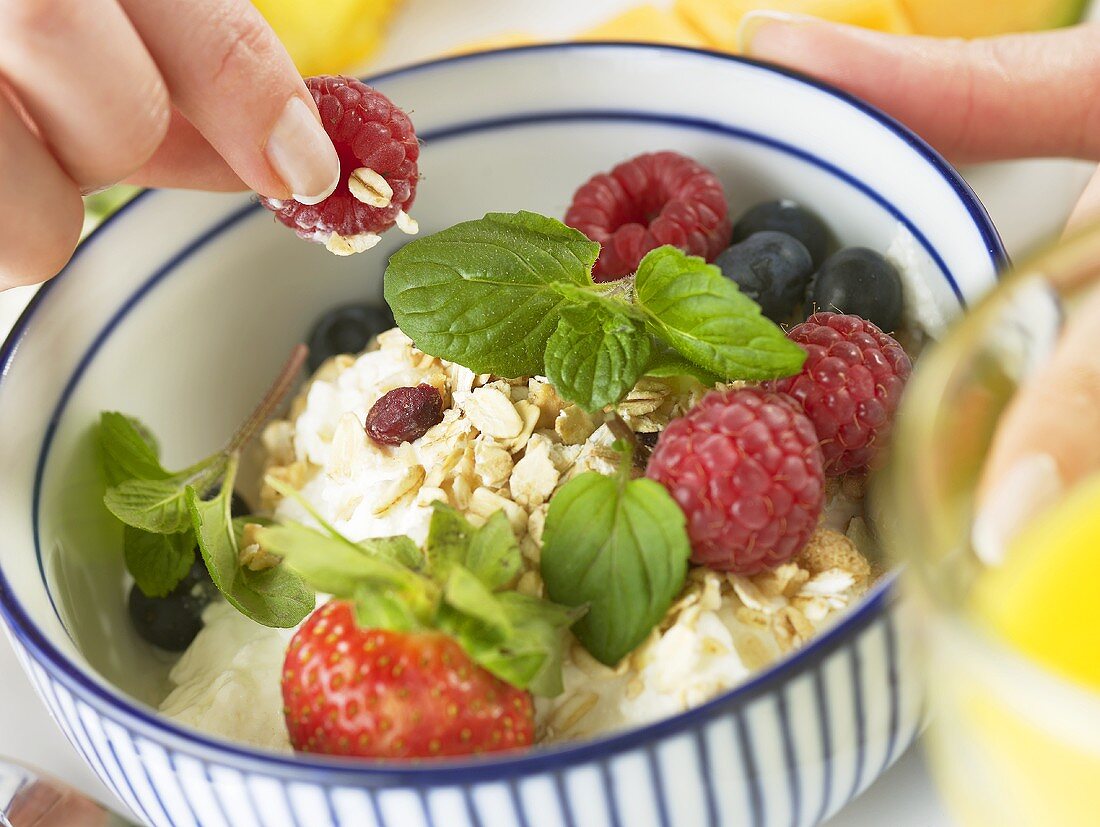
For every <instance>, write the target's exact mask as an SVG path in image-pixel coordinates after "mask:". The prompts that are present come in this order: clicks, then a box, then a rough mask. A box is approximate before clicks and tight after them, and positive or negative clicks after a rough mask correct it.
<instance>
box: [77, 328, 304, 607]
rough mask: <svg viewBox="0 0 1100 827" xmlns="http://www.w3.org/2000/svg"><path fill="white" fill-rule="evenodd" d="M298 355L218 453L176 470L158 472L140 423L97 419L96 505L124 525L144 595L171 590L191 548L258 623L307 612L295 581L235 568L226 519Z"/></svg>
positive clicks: (234, 531) (129, 559)
mask: <svg viewBox="0 0 1100 827" xmlns="http://www.w3.org/2000/svg"><path fill="white" fill-rule="evenodd" d="M305 356H306V349H305V347H304V346H302V347H299V348H297V349H295V351H294V353H293V354H292V355H291V357H290V359H288V361H287V363H286V364H285V365H284V367H283V370H282V372H281V373H280V374H279V377H278V378H277V379H276V381H275V383H274V384H273V385H272V386H271V388H270V389H269V391H268V392H267V394H266V395H265V396H264V398H263V400H262V401H261V402H260V403H259V404H258V405H257V406H256V408H255V409H254V410H253V412H252V413H251V414H250V415H249V417H248V419H246V420H245V422H244V423H243V424H242V425H241V426H240V427H239V428H238V429H237V432H236V433H235V434H234V435H233V437H232V438H231V439H230V440H229V442H228V443H227V444H226V445H225V447H224V448H222V449H221V450H220V451H217V452H215V453H214V454H211V455H210V456H209V457H206V458H205V459H203V460H201V461H200V462H198V463H196V464H195V465H192V466H190V467H189V468H185V469H184V470H182V471H175V472H173V471H169V470H167V469H165V467H164V466H163V465H162V464H161V461H160V452H159V448H158V446H157V442H156V440H155V439H154V438H153V436H152V433H151V431H150V430H149V429H148V428H146V427H145V426H144V425H142V424H141V423H140V422H139V421H138V420H136V419H134V418H132V417H128V416H126V415H124V414H121V413H116V412H110V411H107V412H104V413H102V414H101V415H100V420H99V426H98V428H97V432H96V437H97V441H98V443H99V449H100V458H101V462H102V466H103V472H104V477H105V478H106V481H107V486H108V487H107V490H106V492H105V494H104V496H103V502H104V505H106V507H107V509H108V510H109V511H110V512H111V513H112V514H113V515H114V516H115V517H116V518H117V519H118V520H119V522H120V523H122V526H123V534H122V536H123V556H124V559H125V562H126V568H127V570H128V571H129V572H130V574H131V575H132V576H133V578H134V581H135V583H136V584H137V586H138V588H139V589H141V591H142V592H144V593H145V594H146V595H148V596H150V597H163V596H164V595H167V594H168V593H169V592H171V591H172V590H173V589H175V588H176V586H178V585H179V583H180V581H181V580H182V579H183V578H184V577H185V576H186V574H187V572H188V571H189V570H190V568H191V565H192V563H193V561H194V559H195V551H196V545H197V546H198V549H199V551H200V553H201V555H202V558H203V561H204V563H205V564H206V568H207V569H208V571H209V572H210V577H211V579H212V580H213V582H214V585H215V586H217V587H218V589H219V590H221V591H222V593H223V594H224V595H225V597H226V599H227V600H228V601H229V602H230V603H231V604H233V605H234V606H236V607H237V608H238V609H239V610H240V611H241V612H243V613H244V614H246V615H247V616H249V617H250V618H252V619H253V620H255V621H257V622H258V623H263V624H265V625H268V626H281V627H290V626H295V625H297V624H298V623H299V622H301V620H302V619H304V618H305V616H306V615H307V614H308V613H309V612H310V611H311V610H312V608H313V592H312V591H310V590H309V589H307V588H305V586H304V585H303V584H302V583H301V581H300V580H299V579H298V578H297V576H296V575H294V574H293V573H291V572H289V571H287V570H285V569H282V568H281V567H275V568H272V569H268V570H266V571H260V572H254V571H251V570H249V569H246V568H243V567H242V566H241V564H240V561H239V543H240V538H239V534H240V528H241V526H240V525H239V524H237V525H234V522H233V520H232V519H231V518H230V516H229V508H230V504H231V498H232V493H233V492H232V488H233V477H234V475H235V472H236V463H237V454H238V451H239V449H240V448H241V447H242V446H243V445H244V444H245V443H246V442H247V441H248V440H249V439H250V438H251V437H252V435H253V434H254V433H255V432H256V431H257V430H258V429H259V427H260V426H261V425H262V424H263V423H264V422H265V421H266V420H267V419H268V417H269V416H270V415H271V413H272V411H273V410H274V409H275V408H276V407H277V406H278V404H279V403H280V401H281V400H282V399H283V397H284V396H285V394H286V393H287V391H288V390H289V388H290V387H291V386H292V384H293V382H294V381H295V379H296V378H297V376H298V373H299V372H300V370H301V367H302V364H303V363H304V361H305Z"/></svg>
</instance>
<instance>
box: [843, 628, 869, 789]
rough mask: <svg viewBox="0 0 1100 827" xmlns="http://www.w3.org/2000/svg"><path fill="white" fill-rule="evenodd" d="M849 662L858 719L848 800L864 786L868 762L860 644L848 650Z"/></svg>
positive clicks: (854, 706)
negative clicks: (865, 769) (865, 767)
mask: <svg viewBox="0 0 1100 827" xmlns="http://www.w3.org/2000/svg"><path fill="white" fill-rule="evenodd" d="M848 655H849V664H850V666H851V673H850V674H851V686H852V708H853V710H854V713H855V721H856V771H855V777H854V778H853V779H852V789H851V791H850V792H849V793H848V798H847V799H845V800H846V801H851V800H852V799H853V798H855V797H856V796H857V795H859V792H860V790H861V789H862V788H863V765H864V763H865V762H866V752H867V722H866V719H865V711H864V708H863V660H862V658H861V657H860V654H859V646H858V644H857V645H853V646H852V647H851V648H850V649H849V650H848Z"/></svg>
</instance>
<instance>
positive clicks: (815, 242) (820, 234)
mask: <svg viewBox="0 0 1100 827" xmlns="http://www.w3.org/2000/svg"><path fill="white" fill-rule="evenodd" d="M766 230H773V231H775V232H777V233H786V234H787V235H790V236H794V237H795V238H797V239H798V240H799V241H801V242H802V243H803V244H804V245H805V247H806V249H807V250H809V252H810V256H811V257H812V258H813V260H814V269H815V270H816V269H817V268H818V267H820V266H821V263H822V262H823V261H825V256H826V255H828V253H829V243H830V240H831V234H830V233H829V228H828V227H826V226H825V224H824V222H822V220H821V219H820V218H818V217H817V216H816V215H814V214H813V213H812V212H810V211H809V210H807V209H806V208H805V207H800V206H799V205H798V204H796V203H795V202H793V201H787V200H783V201H765V202H764V203H763V204H757V205H756V206H755V207H753V208H752V209H750V210H749V211H748V212H747V213H745V214H744V215H742V216H741V218H740V219H739V220H738V222H737V223H736V224H735V225H734V227H733V241H732V243H733V244H737V243H738V242H740V241H744V240H745V239H746V238H748V237H749V236H751V235H753V234H755V233H760V232H764V231H766Z"/></svg>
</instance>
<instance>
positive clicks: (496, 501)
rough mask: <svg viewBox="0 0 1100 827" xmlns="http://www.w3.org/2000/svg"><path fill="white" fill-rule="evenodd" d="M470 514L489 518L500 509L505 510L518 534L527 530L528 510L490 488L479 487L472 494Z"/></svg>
mask: <svg viewBox="0 0 1100 827" xmlns="http://www.w3.org/2000/svg"><path fill="white" fill-rule="evenodd" d="M467 507H468V508H469V511H470V514H471V515H473V516H477V517H480V518H481V519H482V520H487V519H489V517H491V516H493V515H494V514H495V513H497V512H498V511H501V510H503V511H504V514H505V516H507V517H508V522H509V523H511V524H512V530H513V531H514V532H516V534H517V535H518V536H522V535H523V532H525V531H526V530H527V512H526V511H524V510H523V508H522V507H520V506H519V505H517V504H516V503H514V502H512V501H511V500H509V499H505V498H504V497H502V496H500V494H497V493H496V492H494V491H490V490H489V489H488V488H484V487H482V488H478V489H476V490H475V491H474V492H473V494H472V495H471V496H470V504H469V506H467Z"/></svg>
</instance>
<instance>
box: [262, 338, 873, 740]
mask: <svg viewBox="0 0 1100 827" xmlns="http://www.w3.org/2000/svg"><path fill="white" fill-rule="evenodd" d="M419 384H428V385H431V386H432V387H434V388H436V389H437V390H438V391H439V392H440V394H441V396H442V398H443V401H444V406H445V410H444V413H443V419H442V421H441V422H440V423H439V424H438V425H435V426H434V427H432V428H431V429H429V430H428V431H427V432H426V433H425V434H424V435H423V436H422V437H420V438H419V439H417V440H415V441H413V442H411V443H404V444H402V445H400V446H387V445H381V444H379V443H377V442H375V441H373V440H371V439H370V438H369V437H367V435H366V433H365V432H364V428H363V422H364V419H365V417H366V414H367V412H368V411H369V410H370V408H371V406H372V405H373V404H374V402H375V401H376V400H377V399H378V398H379V397H381V396H382V395H383V394H385V393H386V392H388V391H390V390H393V389H394V388H397V387H408V386H415V385H419ZM706 390H707V389H706V388H704V387H703V386H701V385H699V384H698V383H696V382H694V381H691V380H663V379H650V378H646V379H643V380H642V381H641V382H639V383H638V385H637V386H636V387H635V388H634V390H633V391H632V392H631V393H630V394H629V395H628V397H627V398H626V399H625V400H624V401H623V402H622V403H621V404H620V405H619V406H618V408H617V413H618V414H619V415H620V416H621V417H622V418H623V420H624V421H625V422H626V423H627V424H628V425H629V426H630V427H631V428H632V429H633V430H634V431H636V432H638V433H640V434H647V433H649V434H653V433H658V432H660V431H661V430H662V429H663V428H664V427H665V425H667V424H668V423H669V422H670V421H671V420H672V419H673V418H675V417H677V416H680V415H682V414H683V413H684V412H686V411H687V410H688V409H690V408H691V406H692V405H693V404H695V402H697V401H698V400H699V399H700V398H701V397H702V395H703V394H704V393H705V392H706ZM613 441H614V437H613V435H612V433H611V431H610V430H609V428H608V426H607V425H606V424H604V423H603V422H602V421H601V420H600V419H599V418H594V417H593V416H591V415H589V414H588V413H586V412H585V411H583V410H582V409H580V408H578V407H576V406H574V405H570V404H568V403H566V402H565V401H564V400H563V399H562V398H561V397H559V396H558V394H557V393H556V392H555V390H554V388H553V386H552V385H551V384H550V383H549V382H548V381H547V380H546V379H545V378H542V377H529V378H522V379H509V380H506V379H500V378H497V377H493V376H489V375H476V374H474V373H473V372H472V371H470V370H468V369H466V368H463V367H461V366H459V365H455V364H451V363H448V362H445V361H442V360H439V359H436V358H434V357H431V356H428V355H427V354H424V353H423V352H421V351H419V350H418V349H417V348H416V347H415V346H414V345H413V343H412V342H411V341H410V340H409V339H408V337H406V336H405V335H404V334H403V333H401V332H400V331H399V330H396V329H394V330H390V331H388V332H386V333H384V334H382V335H381V336H379V337H378V340H377V342H376V344H375V345H374V346H373V347H372V349H371V350H368V351H367V352H366V353H364V354H362V355H361V356H359V357H352V356H337V357H335V358H334V359H332V360H330V361H329V362H327V363H326V364H325V365H323V366H322V368H321V369H320V370H319V371H318V372H317V374H316V375H315V376H314V377H313V378H312V379H311V380H310V382H309V383H308V384H307V385H306V386H305V387H304V388H303V390H302V392H301V393H300V394H299V396H298V397H297V398H296V399H295V400H294V402H293V403H292V405H291V408H290V411H289V414H288V416H287V418H286V419H284V420H279V421H275V422H273V423H271V424H270V425H269V426H268V427H267V429H266V431H265V433H264V436H263V443H264V447H265V449H266V452H267V467H266V473H267V474H269V475H272V476H274V477H277V478H279V479H282V480H285V481H287V482H289V483H290V484H291V485H292V486H294V487H295V488H297V489H299V490H301V491H302V493H303V495H304V496H305V497H306V498H307V499H308V500H309V501H310V502H311V503H312V504H313V505H314V507H315V508H317V509H318V510H319V511H320V512H321V513H322V515H323V516H324V517H325V518H326V519H329V520H331V521H332V522H333V523H334V524H335V525H336V527H337V528H338V529H339V530H340V531H342V532H343V533H345V534H347V535H348V536H350V537H352V538H353V539H363V538H365V537H368V536H382V535H386V534H408V535H409V536H410V537H412V538H413V539H414V540H417V541H418V542H421V541H423V540H424V539H425V538H426V536H427V530H428V523H429V521H430V518H431V504H432V502H434V501H436V500H441V501H443V502H446V503H448V504H449V505H451V506H453V507H455V508H457V509H460V510H461V511H463V512H464V513H465V514H466V515H467V517H468V519H469V520H470V521H471V522H473V523H475V524H480V523H482V522H484V521H485V520H486V519H487V518H488V517H489V516H490V515H492V514H493V513H494V512H496V511H499V510H503V511H504V513H505V514H506V515H507V517H508V519H509V521H510V522H511V524H512V528H513V530H514V531H515V532H516V536H517V537H518V538H519V542H520V547H521V550H522V552H523V556H524V560H525V564H526V565H525V568H524V570H523V571H522V572H521V573H520V574H519V575H518V576H517V579H516V582H515V583H514V588H516V589H517V590H519V591H521V592H523V593H525V594H530V595H534V596H541V595H542V592H543V584H542V580H541V577H540V576H539V568H538V562H539V555H540V551H541V541H542V533H543V526H544V524H545V521H546V514H547V510H548V508H549V501H550V498H551V497H552V496H553V494H554V492H555V491H556V490H557V489H558V488H559V487H560V486H562V485H564V484H565V483H566V482H568V481H569V480H570V479H572V478H573V477H574V476H576V475H577V474H580V473H583V472H586V471H597V472H600V473H604V474H611V473H614V471H615V470H616V467H617V465H618V462H619V455H618V454H617V452H616V451H614V450H613V449H612V448H611V443H612V442H613ZM861 493H862V492H860V491H857V490H854V489H853V488H852V486H851V485H848V486H840V485H837V486H834V488H833V490H831V491H830V507H829V509H828V510H827V514H826V517H825V518H824V519H823V522H822V526H821V527H820V528H819V529H818V531H817V532H816V534H814V536H813V537H812V538H811V540H810V543H809V544H808V545H807V547H806V548H805V549H804V550H803V551H802V553H801V554H800V555H799V556H798V557H797V558H796V559H795V560H793V561H791V562H789V563H787V564H785V565H783V566H780V567H778V568H776V569H774V570H771V571H767V572H765V573H762V574H759V575H756V576H753V577H741V576H737V575H732V574H729V575H727V574H722V573H719V572H714V571H711V570H709V569H706V568H702V567H699V568H694V569H693V570H692V571H691V572H690V574H689V577H688V581H687V584H686V585H685V588H684V592H683V594H682V595H681V597H680V599H679V600H678V601H677V602H676V603H675V604H674V605H673V606H672V608H671V609H670V610H669V612H668V615H667V616H666V618H665V619H664V621H663V622H662V623H661V624H660V625H659V626H658V628H656V629H654V631H653V633H652V634H651V635H650V637H649V639H648V640H647V641H646V642H645V643H643V644H642V645H641V646H640V647H638V649H636V650H635V651H634V652H633V653H632V654H631V655H630V656H628V657H627V658H625V659H624V660H623V661H622V662H621V663H620V664H619V665H618V666H617V667H616V668H609V667H607V666H604V665H603V664H601V663H599V662H598V661H596V660H595V659H594V658H593V657H592V656H591V655H590V654H589V653H588V652H587V651H586V650H585V649H584V648H583V647H582V646H581V645H580V644H579V643H576V642H573V643H572V645H571V646H570V647H569V648H568V650H567V656H566V659H565V664H564V677H565V692H564V693H563V694H561V695H559V696H558V697H556V698H552V699H540V700H539V701H538V722H539V738H540V740H543V741H555V740H563V739H570V740H571V739H577V738H584V737H588V736H593V735H597V734H599V733H602V732H607V731H609V730H613V729H617V728H621V727H625V726H631V725H636V724H638V723H642V722H644V721H648V720H653V719H656V718H660V717H664V716H666V715H670V714H674V713H676V712H680V711H682V710H685V709H688V708H690V707H692V706H695V705H698V704H699V703H702V702H704V701H706V700H708V699H709V698H712V697H714V696H715V695H716V694H718V693H720V692H722V691H724V690H727V689H729V688H731V687H733V686H735V685H737V684H738V683H740V682H741V681H743V680H744V679H745V678H746V677H747V676H748V675H750V674H751V673H752V672H754V671H756V670H758V669H761V668H763V667H765V666H767V665H768V664H770V663H772V662H774V661H775V660H777V659H778V658H779V657H781V656H782V655H783V654H785V653H786V652H789V651H791V650H792V649H795V648H797V647H799V646H801V645H803V644H804V643H805V642H806V641H807V640H808V639H810V638H811V637H812V636H813V635H814V634H816V633H817V632H818V631H819V630H820V629H821V628H822V627H823V626H825V625H827V624H828V623H829V622H831V620H832V619H833V618H834V617H835V615H836V614H837V613H838V612H841V611H843V610H844V609H845V608H847V607H848V606H849V605H851V603H852V602H853V601H854V600H856V599H857V598H858V597H859V596H860V595H861V594H862V593H863V592H864V591H865V590H866V589H867V587H868V585H869V583H870V582H871V579H872V571H871V566H870V565H869V564H868V562H867V559H866V558H865V556H864V555H863V554H862V553H861V552H860V550H859V549H858V547H857V543H859V542H861V539H862V534H863V533H865V529H864V528H863V523H862V520H861V519H859V517H858V516H854V515H855V514H856V513H857V511H858V501H859V500H860V499H861V497H860V495H861ZM262 500H263V507H264V508H265V509H269V510H271V511H274V512H276V513H277V514H279V515H280V516H284V517H288V518H293V519H308V518H307V517H306V515H304V513H302V512H301V511H300V507H299V506H298V505H297V504H296V503H294V502H291V501H281V500H280V497H279V495H278V494H277V493H276V492H275V491H274V490H273V489H272V488H270V487H269V486H266V487H265V488H264V490H263V492H262ZM853 503H855V504H856V505H853ZM836 529H839V530H836ZM845 532H847V533H845ZM249 562H250V563H252V564H253V565H255V564H256V562H258V561H255V560H250V561H249Z"/></svg>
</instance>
